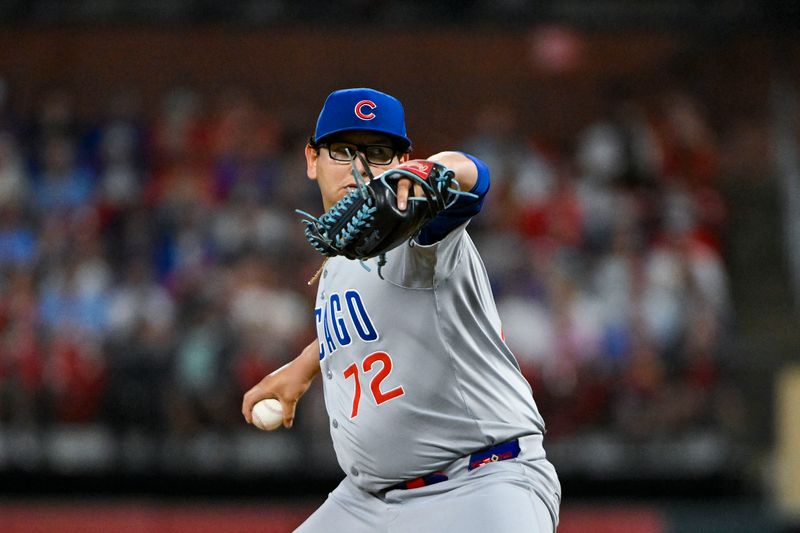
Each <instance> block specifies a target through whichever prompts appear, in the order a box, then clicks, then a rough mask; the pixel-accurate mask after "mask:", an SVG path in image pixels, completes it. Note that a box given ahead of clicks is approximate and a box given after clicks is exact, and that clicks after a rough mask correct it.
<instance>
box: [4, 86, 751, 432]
mask: <svg viewBox="0 0 800 533" xmlns="http://www.w3.org/2000/svg"><path fill="white" fill-rule="evenodd" d="M37 102H38V103H37V109H36V110H35V112H34V113H31V114H30V116H22V115H21V114H20V113H19V110H16V109H14V108H13V106H11V105H10V104H9V101H8V100H7V99H4V98H0V431H2V429H3V428H16V429H30V430H34V431H35V430H38V429H42V428H47V427H51V426H53V425H57V424H68V425H95V424H101V425H103V426H106V427H109V428H112V429H113V430H114V431H120V432H125V431H129V430H137V431H146V432H151V433H153V434H157V435H167V434H168V435H173V436H191V435H194V434H197V433H198V432H200V431H204V430H208V429H213V430H215V431H220V432H225V431H228V430H231V429H241V427H242V424H243V421H242V418H241V414H240V413H239V405H240V401H241V396H242V394H243V392H244V391H246V390H247V389H249V388H250V387H251V386H253V385H254V384H255V383H256V382H257V381H258V380H259V379H261V377H263V376H264V375H265V374H266V373H268V372H270V371H272V370H274V369H276V368H278V367H280V366H281V365H283V364H284V363H285V362H287V361H288V360H289V359H291V358H293V357H294V356H295V355H296V354H297V353H298V352H299V350H300V349H302V347H304V346H305V345H306V344H307V343H308V342H309V341H310V340H311V339H312V338H313V337H314V336H315V329H314V321H313V316H312V313H313V301H314V295H315V289H314V287H309V286H307V284H306V282H307V280H308V279H309V278H311V276H312V275H313V273H314V272H315V271H316V269H317V268H318V267H319V265H320V263H321V257H320V256H319V255H318V254H316V253H315V252H314V251H313V250H312V249H311V248H310V247H309V246H308V245H307V243H306V242H305V240H304V238H303V236H302V231H301V227H302V226H301V225H300V224H299V222H298V220H297V217H296V216H295V215H294V211H293V210H294V208H302V209H305V210H308V211H311V212H319V211H320V210H321V202H320V200H319V196H318V192H317V191H316V189H315V185H314V183H313V182H311V181H310V180H307V179H305V161H304V158H303V153H302V151H303V146H304V141H303V139H304V138H306V137H307V135H308V134H309V133H310V128H311V126H312V125H309V124H286V123H283V122H281V121H280V120H278V119H277V118H276V116H274V115H273V114H272V113H271V112H270V107H269V103H268V102H261V101H259V99H258V97H257V96H256V95H253V94H251V93H249V92H248V91H246V90H242V89H237V88H232V89H229V90H226V91H223V92H221V93H220V94H215V95H203V94H200V93H199V92H198V91H195V90H193V89H191V88H175V89H174V90H171V91H169V92H168V93H166V94H164V95H163V98H162V101H161V104H160V107H159V108H158V109H143V106H142V105H141V102H140V100H139V99H138V97H137V95H136V93H135V91H121V92H120V93H118V94H114V95H111V96H109V98H108V100H107V101H105V102H98V106H99V107H98V109H102V110H103V111H102V112H101V113H99V114H98V117H99V118H96V119H93V120H89V121H87V120H86V119H85V117H81V116H79V115H78V113H77V111H76V108H75V102H74V95H73V94H71V93H70V92H69V91H68V90H63V89H53V90H51V91H49V92H47V93H45V94H43V96H42V97H41V98H40V99H38V100H37ZM607 104H608V105H607V112H606V113H605V114H603V115H601V116H597V117H596V119H595V121H594V122H593V123H588V124H585V125H584V127H583V128H582V132H581V133H580V135H578V136H577V137H576V138H574V139H571V140H570V141H569V142H566V143H565V142H563V141H559V142H554V141H553V140H552V139H545V138H541V137H540V136H538V135H537V132H535V131H526V130H525V129H524V128H523V127H522V126H521V125H520V124H517V123H515V121H514V114H513V113H512V112H511V111H510V110H508V109H504V108H501V107H496V106H487V107H486V108H485V109H483V110H482V111H480V113H478V114H477V115H476V117H475V119H476V120H475V127H474V130H473V131H471V132H467V133H466V134H465V135H464V138H463V142H462V145H461V146H455V147H441V148H460V149H463V150H465V151H469V152H471V153H474V154H475V155H477V156H479V157H482V158H483V159H484V160H485V161H486V162H487V163H488V164H489V166H490V168H491V170H492V176H493V184H492V189H491V191H490V193H489V197H488V200H487V202H486V204H485V207H484V211H483V212H482V213H481V214H480V215H479V216H478V217H477V218H476V219H475V220H473V222H472V223H471V225H470V233H471V235H472V236H473V238H474V240H475V241H476V243H477V245H478V247H479V250H480V251H481V253H482V256H483V259H484V261H485V262H486V265H487V270H488V272H489V275H490V278H491V281H492V284H493V290H494V291H495V296H496V300H497V303H498V308H499V311H500V315H501V318H502V320H503V324H504V330H505V334H506V338H507V341H508V344H509V345H510V347H511V348H512V350H513V351H514V352H515V354H516V355H517V357H518V359H519V361H520V364H521V366H522V369H523V371H524V373H525V375H526V376H527V377H528V379H529V380H530V382H531V384H532V386H533V389H534V396H535V398H536V401H537V403H538V404H539V408H540V410H541V411H542V412H543V415H544V417H545V420H546V421H547V423H548V428H549V433H550V438H551V441H553V442H556V441H557V440H558V439H560V438H564V437H573V436H579V435H581V434H583V433H585V432H595V431H603V432H607V433H610V434H613V435H617V436H619V437H621V438H623V439H629V440H637V441H647V440H649V439H659V438H662V437H664V436H675V435H680V434H682V433H685V432H691V431H693V430H696V429H698V428H701V429H709V428H711V429H720V430H723V431H727V430H730V429H734V430H735V429H736V428H737V427H738V426H739V425H740V423H741V421H740V420H739V418H738V417H740V416H741V411H740V409H738V408H737V404H736V398H735V397H733V396H732V394H731V392H730V389H729V388H727V387H726V386H725V378H724V369H725V352H726V348H727V346H728V345H729V343H730V339H731V332H730V323H731V314H732V313H731V311H732V310H731V302H730V295H729V291H728V280H727V275H726V268H725V265H724V262H723V259H722V249H723V248H722V241H723V239H724V231H725V225H726V217H727V213H726V209H725V205H724V202H723V201H722V199H721V196H720V194H719V191H718V187H717V180H718V177H719V149H718V140H717V137H716V135H715V132H714V131H713V130H712V128H711V127H710V126H709V124H708V121H707V119H706V116H705V113H704V109H703V106H702V104H701V102H699V101H698V100H697V99H696V98H695V97H693V95H692V94H691V93H681V92H672V91H671V92H666V91H665V93H664V94H663V95H660V97H659V98H658V99H652V98H651V99H648V101H647V102H644V101H639V100H637V99H635V98H622V97H620V98H613V99H610V100H609V102H607ZM411 111H412V112H413V110H411ZM411 135H412V138H413V132H411ZM414 155H415V156H424V155H425V154H421V153H415V154H414ZM320 395H321V391H320V390H319V387H314V388H312V391H311V392H310V393H309V399H308V400H307V401H306V402H305V403H306V404H309V405H313V404H314V403H315V402H316V403H318V402H319V399H318V398H319V396H320ZM314 398H317V399H316V400H315V399H314ZM319 408H320V409H321V406H319ZM305 412H306V413H307V412H308V411H305ZM306 417H307V421H305V422H302V421H300V420H299V422H300V424H298V426H299V427H298V430H297V431H294V432H293V433H292V434H293V435H294V436H296V438H305V437H307V436H309V435H312V434H313V435H325V434H326V433H327V424H326V421H325V419H324V416H319V415H315V416H311V415H306Z"/></svg>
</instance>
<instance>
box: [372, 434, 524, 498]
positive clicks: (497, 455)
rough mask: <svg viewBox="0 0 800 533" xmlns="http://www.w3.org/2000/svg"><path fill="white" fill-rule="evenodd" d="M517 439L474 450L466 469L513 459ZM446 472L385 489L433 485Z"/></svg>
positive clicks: (440, 479) (444, 477)
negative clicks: (477, 450)
mask: <svg viewBox="0 0 800 533" xmlns="http://www.w3.org/2000/svg"><path fill="white" fill-rule="evenodd" d="M519 451H520V450H519V440H518V439H514V440H510V441H508V442H504V443H502V444H498V445H496V446H492V447H491V448H487V449H485V450H481V451H479V452H475V453H473V454H472V455H470V456H469V466H468V467H467V470H475V469H476V468H480V467H482V466H484V465H487V464H489V463H494V462H497V461H505V460H506V459H513V458H514V457H517V456H518V455H519ZM447 479H448V478H447V474H445V473H444V472H434V473H433V474H428V475H427V476H422V477H418V478H416V479H411V480H409V481H401V482H400V483H398V484H397V485H392V486H391V487H389V488H388V489H387V490H396V489H400V490H406V489H416V488H419V487H425V486H427V485H435V484H436V483H441V482H442V481H447Z"/></svg>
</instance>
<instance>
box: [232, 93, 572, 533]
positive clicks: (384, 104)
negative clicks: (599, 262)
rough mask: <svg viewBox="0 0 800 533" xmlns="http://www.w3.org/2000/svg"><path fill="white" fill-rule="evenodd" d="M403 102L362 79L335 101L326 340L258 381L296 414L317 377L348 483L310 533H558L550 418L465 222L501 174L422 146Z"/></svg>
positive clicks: (327, 149) (326, 219)
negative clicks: (415, 146) (414, 153)
mask: <svg viewBox="0 0 800 533" xmlns="http://www.w3.org/2000/svg"><path fill="white" fill-rule="evenodd" d="M410 148H411V140H410V139H409V138H408V136H407V134H406V126H405V117H404V110H403V107H402V105H401V103H400V102H399V101H398V100H397V99H396V98H394V97H392V96H389V95H387V94H384V93H382V92H379V91H376V90H373V89H366V88H359V89H345V90H339V91H335V92H333V93H332V94H330V95H329V96H328V98H327V100H326V101H325V104H324V106H323V108H322V111H321V113H320V115H319V119H318V120H317V124H316V130H315V132H314V134H313V136H312V137H311V138H310V139H309V141H308V144H307V146H306V147H305V155H306V161H307V174H308V177H309V178H310V179H312V180H314V181H316V182H317V185H318V186H319V189H320V193H321V195H322V202H323V205H324V213H323V214H322V215H320V216H319V217H317V216H314V215H311V214H308V213H302V215H303V217H304V222H305V235H306V238H307V239H308V241H309V243H310V244H311V245H312V246H313V247H314V248H315V249H317V250H318V251H319V252H320V253H321V254H322V255H323V256H325V257H326V258H327V259H326V260H325V262H324V263H323V265H322V267H321V268H320V271H319V272H318V283H319V285H318V290H317V299H316V306H315V309H314V315H313V317H311V318H312V319H313V320H314V321H315V323H316V326H317V339H316V340H314V341H313V342H312V343H311V344H309V345H308V347H307V348H306V349H305V350H303V352H302V353H301V354H300V355H299V356H298V357H297V358H296V359H294V360H293V361H291V362H290V363H288V364H287V365H285V366H284V367H282V368H281V369H279V370H277V371H275V372H273V373H272V374H270V375H268V376H266V377H265V378H264V379H263V380H262V381H261V382H260V383H259V384H258V385H256V386H255V387H253V388H252V389H251V390H250V391H248V392H247V393H246V394H245V396H244V400H243V403H242V413H243V415H244V417H245V419H246V420H247V421H248V422H252V409H253V405H254V404H255V403H257V402H258V401H260V400H262V399H265V398H275V399H277V400H279V401H280V403H281V405H282V407H283V413H284V421H283V425H284V426H285V427H287V428H289V427H291V425H292V421H293V418H294V413H295V406H296V404H297V401H298V400H299V399H300V398H301V397H302V395H303V394H304V393H305V391H306V390H307V389H308V387H309V386H310V384H311V382H312V381H313V380H314V378H315V377H316V376H317V374H322V378H321V379H322V383H323V390H324V395H325V405H326V408H327V411H328V414H329V416H330V432H331V437H332V440H333V446H334V449H335V451H336V456H337V458H338V461H339V464H340V466H341V468H342V470H343V471H344V473H345V478H344V480H343V481H342V482H341V484H340V485H339V486H338V487H337V488H336V489H335V490H334V491H333V492H332V493H331V494H330V495H329V497H328V498H327V500H326V501H325V503H324V504H323V505H322V506H321V507H320V508H319V509H318V510H317V511H316V512H315V513H314V514H313V515H311V516H310V517H309V518H308V520H306V522H305V523H303V524H302V525H301V526H300V527H299V529H298V530H297V531H299V532H302V533H312V532H336V531H347V532H349V533H360V532H364V533H376V532H382V533H401V532H412V533H424V532H451V531H452V532H455V531H458V532H474V533H485V532H515V533H516V532H552V531H555V528H556V526H557V524H558V511H559V504H560V499H561V488H560V485H559V482H558V478H557V476H556V473H555V470H554V468H553V466H552V465H551V464H550V462H548V461H547V459H546V458H545V451H544V448H543V446H542V437H543V435H544V432H545V429H544V422H543V420H542V417H541V416H540V414H539V412H538V410H537V407H536V404H535V403H534V400H533V397H532V393H531V388H530V385H529V384H528V383H527V381H526V380H525V378H524V377H523V376H522V374H521V373H520V370H519V366H518V364H517V362H516V360H515V358H514V355H513V354H512V353H511V352H510V351H509V349H508V347H507V346H506V344H505V342H504V340H503V333H502V327H501V323H500V318H499V317H498V314H497V309H496V307H495V302H494V298H493V296H492V292H491V289H490V286H489V280H488V277H487V274H486V271H485V268H484V265H483V262H482V261H481V258H480V255H479V254H478V251H477V250H476V248H475V245H474V244H473V242H472V240H471V239H470V237H469V235H468V234H467V231H466V227H467V225H468V223H469V220H470V218H472V217H473V216H475V215H477V214H478V212H479V211H480V209H481V205H482V204H483V201H484V198H485V196H486V193H487V191H488V190H489V170H488V168H487V167H486V165H485V164H484V163H483V162H482V161H480V160H479V159H477V158H475V157H473V156H471V155H468V154H464V153H461V152H441V153H438V154H435V155H432V156H430V157H428V158H427V159H424V160H421V159H415V160H411V159H410V155H409V154H410Z"/></svg>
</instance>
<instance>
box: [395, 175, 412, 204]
mask: <svg viewBox="0 0 800 533" xmlns="http://www.w3.org/2000/svg"><path fill="white" fill-rule="evenodd" d="M410 188H411V180H408V179H402V180H400V181H399V182H397V208H398V209H399V210H400V211H405V210H406V206H407V205H408V191H409V189H410Z"/></svg>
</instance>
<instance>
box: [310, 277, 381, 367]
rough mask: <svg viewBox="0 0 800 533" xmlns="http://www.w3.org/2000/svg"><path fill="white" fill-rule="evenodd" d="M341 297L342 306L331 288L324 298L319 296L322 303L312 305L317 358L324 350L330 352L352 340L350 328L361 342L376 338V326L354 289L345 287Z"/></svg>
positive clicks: (323, 353) (348, 343) (328, 353)
mask: <svg viewBox="0 0 800 533" xmlns="http://www.w3.org/2000/svg"><path fill="white" fill-rule="evenodd" d="M344 300H345V302H346V305H345V306H342V299H341V298H340V296H339V293H337V292H333V293H331V294H330V295H329V296H328V298H327V301H325V300H324V299H323V300H322V304H323V305H322V307H317V308H316V309H314V315H315V317H316V320H317V337H318V338H319V358H320V359H323V358H324V357H325V355H326V354H327V355H331V354H333V353H334V352H336V350H338V349H339V348H340V347H341V346H349V345H350V343H351V342H352V337H351V334H350V332H351V331H354V332H355V333H356V334H357V335H358V338H360V339H361V340H362V341H364V342H373V341H376V340H378V337H379V335H378V330H377V329H375V326H374V325H373V323H372V320H371V319H370V317H369V313H367V309H366V307H365V306H364V300H363V299H362V298H361V295H360V294H359V293H358V291H356V290H348V291H345V293H344Z"/></svg>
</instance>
